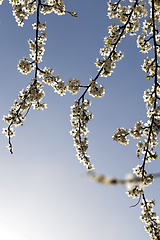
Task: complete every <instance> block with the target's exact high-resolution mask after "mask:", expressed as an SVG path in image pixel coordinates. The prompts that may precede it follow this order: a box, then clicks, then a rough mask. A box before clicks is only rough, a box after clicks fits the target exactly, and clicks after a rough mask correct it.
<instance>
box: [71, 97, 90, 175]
mask: <svg viewBox="0 0 160 240" xmlns="http://www.w3.org/2000/svg"><path fill="white" fill-rule="evenodd" d="M90 105H91V102H90V101H89V100H88V99H85V100H83V101H82V102H81V103H80V102H79V101H75V104H74V105H73V106H71V115H70V116H71V125H72V126H73V128H72V131H71V132H70V134H71V135H72V136H73V139H74V146H75V148H76V151H77V157H78V159H79V161H80V162H83V164H84V166H86V168H87V171H90V170H92V169H93V168H94V167H93V165H91V163H90V157H89V156H88V155H87V149H88V137H87V136H86V135H87V133H88V128H87V124H88V122H89V121H90V120H91V119H92V118H93V114H92V113H91V112H89V110H88V109H87V108H88V107H89V106H90Z"/></svg>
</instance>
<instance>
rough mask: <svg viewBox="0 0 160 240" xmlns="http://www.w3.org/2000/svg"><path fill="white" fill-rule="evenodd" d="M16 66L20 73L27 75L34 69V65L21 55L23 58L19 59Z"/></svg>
mask: <svg viewBox="0 0 160 240" xmlns="http://www.w3.org/2000/svg"><path fill="white" fill-rule="evenodd" d="M17 68H18V70H19V71H20V72H21V73H22V74H24V75H27V74H29V73H31V71H32V70H34V68H35V65H33V64H32V63H31V62H30V61H28V58H27V57H23V59H20V60H19V64H18V66H17Z"/></svg>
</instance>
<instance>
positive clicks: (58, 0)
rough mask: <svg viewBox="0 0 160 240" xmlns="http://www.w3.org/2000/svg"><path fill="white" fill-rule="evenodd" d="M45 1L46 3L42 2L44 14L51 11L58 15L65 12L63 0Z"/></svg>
mask: <svg viewBox="0 0 160 240" xmlns="http://www.w3.org/2000/svg"><path fill="white" fill-rule="evenodd" d="M43 2H44V4H42V9H41V13H42V14H43V15H46V14H50V13H51V12H54V13H56V14H57V15H64V14H65V5H64V1H63V0H47V1H43ZM46 2H47V4H46Z"/></svg>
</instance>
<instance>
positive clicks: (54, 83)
mask: <svg viewBox="0 0 160 240" xmlns="http://www.w3.org/2000/svg"><path fill="white" fill-rule="evenodd" d="M53 72H54V71H53V69H52V68H46V67H45V68H44V69H43V70H42V69H39V71H38V77H39V78H40V77H42V82H44V83H45V84H47V85H49V86H51V87H53V89H54V91H55V92H56V93H58V94H60V95H61V96H63V95H65V93H66V89H67V87H66V85H65V83H64V81H62V79H61V78H60V77H59V76H53Z"/></svg>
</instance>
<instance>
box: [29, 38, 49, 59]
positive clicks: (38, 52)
mask: <svg viewBox="0 0 160 240" xmlns="http://www.w3.org/2000/svg"><path fill="white" fill-rule="evenodd" d="M45 40H46V36H44V34H43V35H41V36H38V38H37V39H35V41H33V40H31V39H29V40H28V44H29V47H30V51H31V54H30V55H29V56H30V59H32V60H33V61H35V62H37V63H40V62H42V56H43V54H44V51H45V49H44V45H45V43H44V41H45Z"/></svg>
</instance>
